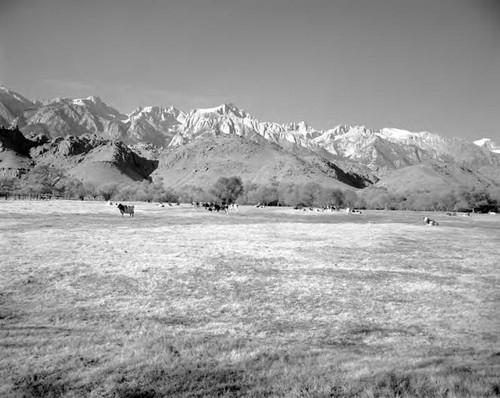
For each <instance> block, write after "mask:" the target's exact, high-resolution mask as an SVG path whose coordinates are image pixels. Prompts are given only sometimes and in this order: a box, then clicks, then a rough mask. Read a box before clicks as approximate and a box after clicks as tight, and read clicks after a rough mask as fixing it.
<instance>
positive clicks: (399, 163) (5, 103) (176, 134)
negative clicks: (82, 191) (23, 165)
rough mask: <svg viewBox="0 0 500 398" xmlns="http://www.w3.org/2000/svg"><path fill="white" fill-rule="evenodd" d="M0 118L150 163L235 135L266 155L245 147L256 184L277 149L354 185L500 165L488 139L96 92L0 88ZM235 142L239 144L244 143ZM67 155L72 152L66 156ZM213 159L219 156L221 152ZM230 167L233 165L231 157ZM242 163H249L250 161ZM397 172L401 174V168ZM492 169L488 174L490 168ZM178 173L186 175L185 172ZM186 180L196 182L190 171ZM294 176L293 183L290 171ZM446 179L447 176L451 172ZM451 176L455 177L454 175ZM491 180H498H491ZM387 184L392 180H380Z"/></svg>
mask: <svg viewBox="0 0 500 398" xmlns="http://www.w3.org/2000/svg"><path fill="white" fill-rule="evenodd" d="M0 122H2V123H6V124H9V125H10V126H17V127H19V128H20V130H21V131H22V132H23V134H25V135H26V136H28V137H35V136H39V137H40V136H46V137H47V139H49V140H57V139H61V138H65V139H66V141H71V139H68V138H67V137H72V136H74V137H90V136H93V135H96V136H97V137H100V138H102V139H105V140H108V141H110V142H116V141H121V142H123V143H124V144H125V145H126V146H128V147H129V148H131V150H132V151H138V152H134V153H136V154H138V153H140V155H138V156H142V157H145V158H150V160H152V161H153V160H154V161H156V160H158V159H167V158H168V157H169V156H170V155H171V154H175V153H181V152H185V149H186V146H188V147H189V148H191V150H192V151H203V150H204V147H203V145H205V144H206V142H208V141H209V138H210V139H213V140H215V141H216V142H217V141H220V143H221V145H222V144H223V143H225V144H227V143H228V142H229V141H228V140H227V139H226V138H228V137H236V138H237V139H241V140H247V141H249V142H253V143H254V144H257V145H260V146H261V152H262V153H268V155H269V159H266V158H265V157H263V156H261V154H259V155H258V154H257V152H256V151H253V152H252V154H253V155H252V156H255V157H256V158H259V156H261V157H260V158H259V159H260V162H262V163H266V162H269V164H268V165H267V166H268V168H267V169H266V167H267V166H265V165H264V164H262V166H263V167H262V168H257V167H256V166H255V170H254V171H255V173H257V169H259V170H261V171H260V173H262V174H263V175H264V176H261V177H259V176H257V175H256V176H254V177H253V179H254V180H256V181H257V180H258V181H265V180H266V179H268V178H269V177H273V176H268V177H265V172H264V170H271V171H272V172H271V174H272V173H275V175H274V177H276V178H277V177H279V176H281V177H282V178H283V176H282V174H281V171H280V170H282V168H280V167H276V166H275V165H274V166H273V159H274V158H276V156H278V155H276V154H277V153H280V155H279V156H278V157H282V156H284V158H283V159H285V158H286V160H282V161H283V162H285V163H286V162H288V163H290V164H296V161H295V160H294V159H298V158H299V159H300V161H304V162H305V164H308V165H309V166H307V167H312V168H311V169H310V172H311V173H312V175H314V176H315V178H317V179H318V180H321V181H323V176H322V174H321V173H325V175H327V176H329V178H333V179H334V180H336V181H340V182H341V183H342V184H344V183H346V182H347V185H350V186H352V187H354V188H358V189H359V188H363V187H365V186H367V185H370V184H376V183H377V181H380V180H383V179H384V178H385V177H387V176H390V175H391V173H394V172H395V171H397V170H400V169H404V168H407V167H412V166H415V165H419V164H429V165H431V164H436V162H437V163H439V162H443V163H447V164H455V165H457V166H458V168H453V167H450V168H449V169H446V168H435V167H434V168H432V170H434V171H435V170H437V172H438V173H444V176H443V178H445V179H446V178H447V177H446V173H450V171H449V170H452V172H455V170H456V174H457V175H460V172H459V171H458V170H460V169H459V167H460V166H464V167H466V168H470V169H471V170H475V171H474V172H476V170H477V175H476V177H477V178H476V179H477V180H481V178H483V174H481V173H479V169H482V170H491V169H496V168H498V167H500V153H497V152H496V151H497V146H496V144H494V143H493V142H492V141H491V140H488V139H483V140H477V141H476V142H469V141H467V140H464V139H459V138H445V137H441V136H439V135H438V134H434V133H430V132H425V131H424V132H411V131H407V130H402V129H397V128H383V129H380V130H375V129H370V128H368V127H366V126H363V125H361V126H349V125H337V126H335V127H334V128H332V129H328V130H323V131H322V130H316V129H314V128H313V127H311V126H310V125H308V124H307V123H306V122H304V121H301V122H299V123H286V124H279V123H275V122H261V121H259V120H258V119H256V118H255V117H253V116H251V115H250V114H249V113H247V112H246V111H244V110H242V109H239V108H238V107H236V106H235V105H234V104H232V103H224V104H221V105H219V106H216V107H213V108H202V109H193V110H191V111H189V112H187V113H186V112H183V111H181V110H178V109H177V108H175V107H174V106H169V107H166V108H165V107H160V106H146V107H139V108H137V109H135V110H134V111H132V112H131V113H130V114H128V115H125V114H122V113H120V112H119V111H118V110H116V109H115V108H113V107H111V106H109V105H107V104H106V103H105V102H104V101H103V100H102V99H101V98H100V97H98V96H90V97H87V98H83V99H78V98H77V99H71V98H56V99H54V100H51V101H47V102H45V103H40V102H34V101H30V100H28V99H26V98H25V97H23V96H21V95H20V94H17V93H15V92H13V91H10V90H8V89H6V88H4V87H2V88H1V90H0ZM207 140H208V141H207ZM197 141H199V142H197ZM234 142H238V141H237V140H236V141H234ZM239 142H240V143H242V144H241V145H243V142H244V141H239ZM204 143H205V144H204ZM225 144H224V145H225ZM268 144H271V145H274V146H275V148H276V152H273V151H271V152H269V151H270V150H269V149H266V148H269V147H268ZM68 145H69V144H68ZM228 145H229V144H228ZM245 145H246V144H245ZM230 146H231V148H232V151H233V153H232V154H230V156H233V157H235V158H236V160H237V158H238V156H239V154H238V148H237V146H236V145H234V144H231V145H230ZM134 148H135V149H134ZM214 153H215V152H212V154H214ZM271 153H273V154H274V155H271ZM163 155H165V156H163ZM37 156H38V155H37ZM67 156H75V155H74V154H71V153H70V154H67ZM218 156H223V157H224V156H226V157H227V155H223V154H219V155H218ZM173 158H176V156H175V155H174V156H173ZM307 159H309V160H310V161H309V160H307ZM211 161H212V162H213V164H214V167H212V169H213V170H216V169H217V168H218V166H217V167H216V163H224V162H225V161H226V160H225V159H222V158H217V157H214V158H213V159H212V160H211ZM158 162H159V163H158V170H164V171H165V173H166V174H168V175H169V176H170V177H171V178H172V179H173V180H175V179H176V177H175V176H174V171H173V170H177V172H178V173H180V174H183V173H184V171H181V170H185V169H186V168H189V167H190V165H189V164H184V165H183V166H182V167H183V168H184V169H182V168H181V169H177V168H175V167H173V168H170V169H168V168H166V167H163V165H162V161H161V160H158ZM299 163H300V162H299ZM235 164H236V165H238V164H240V163H238V162H235ZM249 164H254V165H256V163H255V162H254V163H252V162H250V163H249ZM240 165H241V164H240ZM325 165H328V166H325ZM191 166H192V167H197V166H194V165H191ZM247 166H248V165H247ZM247 166H245V167H247ZM324 166H325V167H324ZM0 167H1V164H0ZM241 167H243V166H241ZM297 167H299V166H297ZM429 167H431V166H429ZM299 168H300V167H299ZM167 169H168V172H167ZM209 169H210V167H209ZM285 169H286V167H285ZM306 169H307V168H306ZM306 169H303V170H306ZM147 170H149V169H147ZM158 170H152V171H151V170H149V171H148V172H149V173H150V174H151V176H153V177H154V176H159V171H158ZM311 170H313V171H311ZM319 170H322V171H321V172H320V171H319ZM333 170H336V171H333ZM416 170H418V168H417V169H416ZM233 171H234V172H241V173H243V174H245V175H248V177H249V179H250V180H252V178H251V175H250V174H251V170H250V171H249V172H247V171H245V170H243V169H241V170H240V169H238V167H233ZM434 171H433V172H434ZM221 172H222V171H221ZM318 173H319V174H318ZM129 174H130V175H133V178H132V179H137V178H140V177H143V178H149V174H148V173H146V172H140V173H137V174H134V173H129ZM184 174H185V173H184ZM399 174H401V175H405V173H399ZM492 174H494V175H495V176H496V175H497V174H498V173H496V172H493V173H492ZM81 175H83V174H81ZM408 175H409V174H408ZM138 176H139V177H138ZM185 178H188V177H187V175H186V176H185ZM210 178H212V177H210ZM440 178H441V177H440ZM193 179H194V180H196V178H194V176H193ZM296 179H297V180H301V178H299V177H298V176H296ZM450 179H452V180H453V178H451V177H450ZM437 180H438V179H437ZM454 180H455V181H458V180H459V177H456V178H454ZM481 181H482V180H481ZM494 181H498V183H499V184H500V180H498V178H497V177H495V178H494ZM332 183H333V182H332ZM335 184H336V183H334V185H335ZM380 184H382V182H380ZM387 185H388V186H389V185H391V186H393V185H394V184H393V183H391V184H388V183H387Z"/></svg>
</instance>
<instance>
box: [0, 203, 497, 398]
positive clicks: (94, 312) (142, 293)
mask: <svg viewBox="0 0 500 398" xmlns="http://www.w3.org/2000/svg"><path fill="white" fill-rule="evenodd" d="M135 205H136V211H135V213H136V214H135V215H136V216H135V218H130V217H128V216H126V217H123V218H122V216H121V215H120V213H119V211H118V210H117V209H116V207H115V206H108V205H106V204H105V203H104V202H80V201H0V396H2V397H35V396H44V397H82V396H88V397H164V396H169V397H170V396H176V397H207V396H227V397H230V396H234V397H240V396H248V397H264V396H272V397H275V396H276V397H280V396H283V397H343V396H357V397H385V396H387V397H392V396H400V397H433V396H436V397H437V396H439V397H485V396H500V342H499V336H500V317H499V316H498V315H499V309H500V291H499V280H500V267H499V265H498V259H499V258H500V215H498V216H495V215H473V216H472V217H460V216H457V217H448V216H446V215H445V214H443V213H434V214H433V213H421V212H390V211H388V212H384V211H368V212H363V214H361V215H347V214H345V213H344V212H333V213H331V212H324V213H323V212H303V211H297V210H293V209H291V208H263V209H258V208H255V207H245V206H242V207H240V210H239V211H237V212H236V211H234V212H232V213H230V214H229V215H224V214H216V213H210V212H207V211H206V210H204V209H195V208H193V207H192V206H187V205H181V206H171V207H170V206H167V207H164V208H161V207H158V206H156V205H154V204H148V203H135ZM423 215H428V216H430V217H431V218H434V219H437V220H438V221H439V223H440V225H439V226H438V227H427V226H425V225H424V224H423V221H422V216H423Z"/></svg>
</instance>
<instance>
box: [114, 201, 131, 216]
mask: <svg viewBox="0 0 500 398" xmlns="http://www.w3.org/2000/svg"><path fill="white" fill-rule="evenodd" d="M116 207H118V210H120V213H122V217H123V215H124V214H130V217H134V206H127V205H122V204H121V203H120V204H119V205H117V206H116Z"/></svg>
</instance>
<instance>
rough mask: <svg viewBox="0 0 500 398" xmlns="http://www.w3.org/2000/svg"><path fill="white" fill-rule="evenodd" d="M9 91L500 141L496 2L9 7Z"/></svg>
mask: <svg viewBox="0 0 500 398" xmlns="http://www.w3.org/2000/svg"><path fill="white" fill-rule="evenodd" d="M0 84H2V85H4V86H6V87H8V88H10V89H12V90H14V91H17V92H19V93H20V94H23V95H25V96H26V97H28V98H30V99H43V98H54V97H86V96H88V95H91V94H94V95H99V96H100V97H101V98H102V99H103V100H104V101H105V102H106V103H108V104H109V105H111V106H114V107H115V108H117V109H118V110H120V111H122V112H126V113H128V112H130V111H132V110H133V109H134V108H136V107H137V106H146V105H162V106H169V105H174V106H176V107H177V108H180V109H182V110H184V111H188V110H190V109H192V108H201V107H212V106H216V105H219V104H220V103H222V102H232V103H234V104H235V105H237V106H238V107H240V108H242V109H245V110H246V111H247V112H249V113H251V114H252V115H253V116H255V117H256V118H258V119H259V120H261V121H276V122H280V123H283V122H291V121H295V122H298V121H301V120H304V121H306V122H308V123H309V124H310V125H312V126H313V127H315V128H317V129H326V128H332V127H334V126H336V125H338V124H364V125H366V126H368V127H371V128H382V127H397V128H403V129H408V130H413V131H421V130H427V131H431V132H435V133H439V134H441V135H443V136H453V137H464V138H468V139H478V138H482V137H490V138H492V139H494V140H496V141H500V0H196V1H195V0H140V1H139V0H0Z"/></svg>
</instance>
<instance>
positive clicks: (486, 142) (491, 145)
mask: <svg viewBox="0 0 500 398" xmlns="http://www.w3.org/2000/svg"><path fill="white" fill-rule="evenodd" d="M474 144H476V145H477V146H479V147H482V148H486V149H488V150H490V151H491V152H494V153H498V154H500V145H499V144H497V143H495V142H493V141H492V140H490V139H489V138H481V139H480V140H477V141H474Z"/></svg>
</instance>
